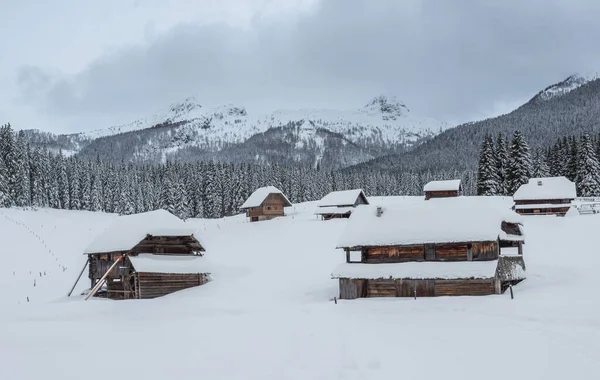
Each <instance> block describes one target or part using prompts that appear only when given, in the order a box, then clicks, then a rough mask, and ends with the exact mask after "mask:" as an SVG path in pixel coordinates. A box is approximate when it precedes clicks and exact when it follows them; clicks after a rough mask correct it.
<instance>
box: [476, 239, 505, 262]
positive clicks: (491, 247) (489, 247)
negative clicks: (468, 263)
mask: <svg viewBox="0 0 600 380" xmlns="http://www.w3.org/2000/svg"><path fill="white" fill-rule="evenodd" d="M471 251H472V253H473V261H487V260H496V259H497V258H498V256H499V255H500V249H499V247H498V242H497V241H490V242H481V243H473V244H472V245H471Z"/></svg>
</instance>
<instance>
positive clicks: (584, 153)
mask: <svg viewBox="0 0 600 380" xmlns="http://www.w3.org/2000/svg"><path fill="white" fill-rule="evenodd" d="M577 163H578V165H577V176H576V181H575V184H576V186H577V193H578V194H579V196H582V197H596V196H600V164H599V163H598V157H597V156H596V152H595V149H594V145H593V144H592V140H591V138H590V136H589V135H588V134H585V135H583V136H582V137H581V139H580V140H579V147H578V159H577Z"/></svg>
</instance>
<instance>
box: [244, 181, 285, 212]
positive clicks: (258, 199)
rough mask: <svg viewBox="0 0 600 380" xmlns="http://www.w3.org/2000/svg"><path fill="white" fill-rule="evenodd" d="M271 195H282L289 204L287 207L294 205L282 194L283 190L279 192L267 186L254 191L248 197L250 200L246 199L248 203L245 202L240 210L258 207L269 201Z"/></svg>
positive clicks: (273, 187)
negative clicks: (266, 200)
mask: <svg viewBox="0 0 600 380" xmlns="http://www.w3.org/2000/svg"><path fill="white" fill-rule="evenodd" d="M269 194H281V196H282V197H283V198H284V199H285V201H286V202H287V203H288V204H287V205H286V206H291V205H292V202H290V201H289V199H287V197H286V196H285V195H284V194H283V193H282V192H281V190H279V189H278V188H276V187H275V186H265V187H260V188H258V189H256V190H254V192H253V193H252V194H251V195H250V196H249V197H248V199H246V202H244V204H243V205H242V207H240V208H250V207H258V206H260V205H261V204H262V203H263V202H264V200H265V199H267V197H268V196H269Z"/></svg>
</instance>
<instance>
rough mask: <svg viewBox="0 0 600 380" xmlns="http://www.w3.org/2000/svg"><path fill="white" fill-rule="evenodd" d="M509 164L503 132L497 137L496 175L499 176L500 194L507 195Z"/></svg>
mask: <svg viewBox="0 0 600 380" xmlns="http://www.w3.org/2000/svg"><path fill="white" fill-rule="evenodd" d="M507 166H508V148H507V143H506V140H505V139H504V136H502V133H499V134H498V138H497V139H496V176H497V177H498V185H499V186H498V190H499V191H498V195H506V187H507V186H506V167H507Z"/></svg>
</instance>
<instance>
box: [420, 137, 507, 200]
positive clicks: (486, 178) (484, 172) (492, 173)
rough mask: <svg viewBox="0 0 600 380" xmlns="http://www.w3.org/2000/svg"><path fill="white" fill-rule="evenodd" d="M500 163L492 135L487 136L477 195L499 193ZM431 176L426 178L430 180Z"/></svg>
mask: <svg viewBox="0 0 600 380" xmlns="http://www.w3.org/2000/svg"><path fill="white" fill-rule="evenodd" d="M497 170H498V163H497V161H496V155H495V152H494V142H493V140H492V137H491V136H489V135H488V136H486V137H485V138H484V140H483V144H482V145H481V152H480V154H479V168H478V170H477V195H498V194H499V193H500V183H499V179H498V175H497V173H498V172H497ZM429 180H430V178H427V177H426V178H424V181H429Z"/></svg>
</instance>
